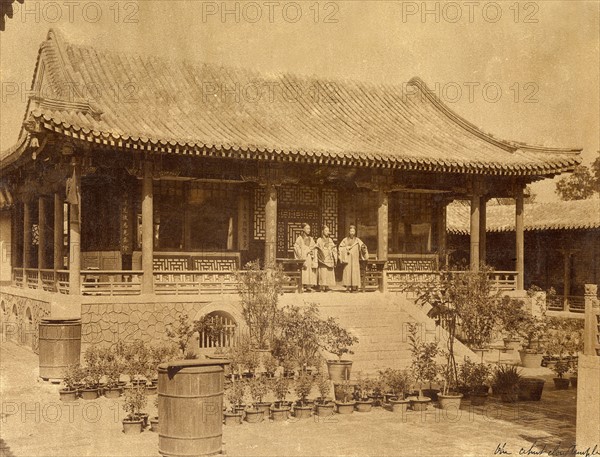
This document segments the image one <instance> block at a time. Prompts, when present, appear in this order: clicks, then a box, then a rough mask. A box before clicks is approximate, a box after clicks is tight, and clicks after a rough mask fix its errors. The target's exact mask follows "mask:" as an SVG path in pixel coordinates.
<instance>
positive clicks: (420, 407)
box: [408, 396, 431, 411]
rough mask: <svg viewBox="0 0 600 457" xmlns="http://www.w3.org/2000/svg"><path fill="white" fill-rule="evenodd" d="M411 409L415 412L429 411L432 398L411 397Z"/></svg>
mask: <svg viewBox="0 0 600 457" xmlns="http://www.w3.org/2000/svg"><path fill="white" fill-rule="evenodd" d="M408 400H409V401H410V409H412V410H413V411H427V407H428V406H429V404H431V398H430V397H426V396H423V397H409V398H408Z"/></svg>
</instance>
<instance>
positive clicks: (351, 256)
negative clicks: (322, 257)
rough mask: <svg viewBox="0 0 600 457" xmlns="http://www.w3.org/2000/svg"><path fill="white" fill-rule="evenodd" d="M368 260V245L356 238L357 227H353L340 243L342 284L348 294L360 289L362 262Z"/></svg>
mask: <svg viewBox="0 0 600 457" xmlns="http://www.w3.org/2000/svg"><path fill="white" fill-rule="evenodd" d="M368 258H369V251H368V250H367V245H366V244H365V243H363V242H362V241H361V239H360V238H358V237H357V236H356V227H355V226H354V225H351V226H350V230H349V231H348V236H347V237H346V238H344V239H343V240H342V242H341V243H340V263H342V264H343V265H344V273H343V276H342V284H344V286H345V287H346V290H347V291H348V292H353V291H356V290H358V288H359V287H360V285H361V281H360V261H361V260H367V259H368Z"/></svg>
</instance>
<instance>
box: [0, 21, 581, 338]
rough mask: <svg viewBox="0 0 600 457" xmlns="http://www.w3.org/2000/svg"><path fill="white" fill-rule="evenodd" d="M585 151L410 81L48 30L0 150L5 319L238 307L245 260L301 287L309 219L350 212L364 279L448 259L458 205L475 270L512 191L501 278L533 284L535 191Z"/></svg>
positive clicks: (144, 325) (390, 285)
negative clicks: (494, 121)
mask: <svg viewBox="0 0 600 457" xmlns="http://www.w3.org/2000/svg"><path fill="white" fill-rule="evenodd" d="M580 152H581V150H580V149H575V148H564V149H563V148H550V147H540V146H532V145H527V144H523V143H518V142H515V141H507V140H502V139H498V138H496V137H494V136H492V135H490V134H488V133H485V132H483V131H481V130H480V129H479V128H477V127H475V126H474V125H473V124H471V123H469V122H468V121H466V120H465V119H463V118H462V117H460V116H458V115H457V114H456V113H454V112H452V111H451V110H450V109H449V108H448V107H446V106H445V105H444V104H443V103H442V102H441V101H440V100H439V99H438V98H436V96H435V95H434V94H433V93H432V92H431V91H430V90H429V89H428V88H427V87H426V85H425V84H424V83H423V82H422V81H421V80H419V79H417V78H414V79H412V80H411V81H410V82H409V83H408V84H406V85H404V86H402V85H393V84H385V85H384V84H379V85H378V84H368V83H363V82H356V81H334V80H324V79H319V78H316V77H298V76H294V75H290V74H278V75H263V74H260V73H257V72H254V71H249V70H243V69H238V68H228V67H221V66H216V65H211V64H198V63H193V62H187V61H177V60H172V59H162V58H158V57H153V56H139V55H129V54H124V53H122V52H119V51H106V50H100V49H96V48H94V47H90V46H82V45H78V44H76V43H71V42H68V41H66V40H65V38H64V37H63V36H62V35H61V33H59V32H58V31H56V30H50V32H49V33H48V36H47V39H46V40H45V41H44V42H43V43H42V44H41V46H40V49H39V55H38V60H37V63H36V65H35V72H34V76H33V82H32V86H31V96H30V97H29V101H28V103H27V109H26V113H25V117H24V120H23V124H22V130H21V133H20V136H19V139H18V142H17V143H16V144H15V145H14V146H13V147H12V148H10V149H9V150H7V151H4V152H3V153H2V156H1V158H0V170H1V176H2V181H1V184H0V190H1V196H2V197H1V198H2V201H1V202H0V203H1V205H2V210H1V212H0V227H1V229H2V262H3V263H2V281H3V284H4V286H3V291H2V297H1V299H2V307H3V308H2V313H3V318H4V319H12V320H13V321H14V322H18V323H19V325H20V326H22V327H28V328H33V329H35V328H36V325H37V323H38V322H39V321H40V319H68V318H81V319H82V321H83V324H84V332H85V331H89V332H95V333H94V335H96V334H97V333H99V334H100V335H101V337H100V340H101V341H107V339H108V338H110V337H111V336H110V332H113V334H114V332H116V333H117V334H118V336H119V335H125V336H127V335H130V334H131V335H139V334H140V333H139V332H141V335H142V337H145V338H152V337H153V335H155V334H160V332H161V331H164V320H165V317H164V316H165V314H164V313H171V314H172V313H177V312H184V311H185V312H188V313H190V314H193V313H195V312H196V311H197V310H198V309H200V308H202V309H206V310H210V312H225V311H224V310H223V309H222V307H221V308H220V305H219V303H223V301H222V300H220V299H219V298H218V297H219V296H222V295H227V294H235V293H236V287H237V286H236V277H235V274H234V273H235V271H237V270H239V269H241V268H243V266H244V264H245V263H246V262H248V261H250V260H254V259H260V260H261V262H263V263H264V264H265V265H267V266H268V265H274V264H281V265H282V266H283V268H284V270H285V271H286V276H287V278H288V283H287V284H286V291H287V292H290V293H299V292H301V291H302V284H301V274H300V268H301V262H299V261H297V260H294V258H293V244H294V241H295V240H296V238H297V236H298V234H299V233H300V232H301V230H302V224H303V223H305V222H307V223H309V224H310V225H311V227H312V235H313V236H314V237H315V238H316V237H318V236H319V235H320V230H321V227H322V226H323V225H324V224H327V225H328V226H329V228H330V229H331V233H332V237H333V239H334V240H335V242H336V243H339V242H340V241H341V239H342V238H344V236H346V234H347V232H348V229H349V226H350V225H355V226H356V227H357V234H358V236H359V237H360V238H361V239H362V240H363V241H364V242H365V243H366V245H367V247H368V251H369V254H370V258H369V261H368V262H367V263H366V265H365V266H364V269H365V270H364V272H363V273H364V274H363V284H362V286H363V287H362V290H363V291H365V292H368V291H380V292H381V293H383V294H392V293H394V292H398V291H399V290H401V288H402V285H403V284H406V282H410V281H429V280H431V277H432V275H435V272H436V271H437V270H438V268H439V266H440V263H442V262H444V261H445V259H446V252H447V227H446V211H447V206H448V204H449V203H451V202H452V201H454V200H458V199H461V200H465V199H467V200H468V201H469V202H470V204H469V206H468V210H467V211H465V213H464V219H465V221H464V223H465V224H467V225H468V227H469V240H468V247H469V250H468V257H469V263H470V267H471V268H472V269H473V270H477V269H478V268H479V264H480V260H483V259H484V258H485V255H486V254H485V253H486V224H485V221H486V202H487V201H488V200H490V199H491V198H500V197H502V198H514V199H515V205H514V206H511V207H510V208H511V209H510V211H511V216H510V217H511V218H512V219H513V220H514V223H515V230H514V232H513V235H512V236H511V239H507V241H506V243H512V244H513V245H514V252H515V254H514V256H512V257H511V258H514V261H512V262H509V264H506V265H505V267H506V269H507V270H509V271H507V272H505V273H506V274H505V275H504V277H503V278H502V287H504V288H506V289H513V290H517V291H519V290H523V289H524V277H525V275H524V271H525V270H524V265H525V259H524V254H525V252H526V251H525V245H524V242H525V237H524V233H525V232H524V228H525V226H524V203H523V199H524V197H523V191H524V188H525V186H526V185H527V184H530V183H532V182H535V181H539V180H542V179H546V178H551V177H553V176H556V175H558V174H560V173H564V172H571V171H572V170H573V168H574V167H575V166H577V165H578V164H579V163H580V161H581V158H580ZM507 210H508V209H507ZM503 267H504V264H503ZM337 273H338V277H339V271H338V272H337ZM315 295H316V294H313V297H314V296H315ZM335 295H336V294H335V293H333V294H329V295H328V297H333V298H328V300H335V299H336V298H335ZM340 297H341V298H339V300H340V302H343V300H344V297H345V295H344V296H340ZM227 306H229V307H230V308H231V305H227ZM207 312H208V311H207ZM161 313H163V314H161ZM227 313H229V314H228V315H230V316H233V315H234V314H235V311H234V310H231V309H230V310H229V311H227ZM123 316H126V317H123ZM135 316H137V317H135ZM134 317H135V318H134ZM123 319H125V320H127V319H129V320H127V322H126V323H123V322H121V321H122V320H123ZM90 323H95V325H96V329H92V328H91V326H90ZM121 323H123V329H121V328H120V327H119V329H118V330H115V328H117V327H118V325H120V324H121ZM125 324H127V325H125ZM86 325H87V326H88V330H85V329H86ZM127 326H130V327H127ZM136 332H137V333H136ZM32 338H33V342H32V343H31V344H32V346H33V347H34V349H35V338H36V335H35V331H34V335H33V337H32Z"/></svg>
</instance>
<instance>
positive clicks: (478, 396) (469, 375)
mask: <svg viewBox="0 0 600 457" xmlns="http://www.w3.org/2000/svg"><path fill="white" fill-rule="evenodd" d="M491 376H492V367H491V365H489V364H487V363H475V362H472V361H471V360H469V359H467V360H465V361H464V362H463V363H462V364H461V366H460V369H459V379H460V382H461V384H462V385H463V386H464V387H465V390H466V392H467V393H468V395H469V397H470V398H471V405H473V406H482V405H484V404H485V402H486V400H487V397H488V391H489V389H490V386H489V383H490V381H491Z"/></svg>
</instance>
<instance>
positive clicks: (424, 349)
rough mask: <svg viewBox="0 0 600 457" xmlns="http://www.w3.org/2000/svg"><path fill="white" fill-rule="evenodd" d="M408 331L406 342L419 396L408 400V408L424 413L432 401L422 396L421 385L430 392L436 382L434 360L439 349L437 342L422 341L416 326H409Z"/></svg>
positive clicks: (437, 368)
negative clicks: (407, 341) (426, 387)
mask: <svg viewBox="0 0 600 457" xmlns="http://www.w3.org/2000/svg"><path fill="white" fill-rule="evenodd" d="M408 331H409V334H408V340H409V344H410V351H411V355H412V360H411V370H412V377H413V379H414V380H415V382H416V383H417V384H418V386H419V395H418V396H417V397H410V398H409V400H410V406H411V408H412V409H413V410H414V411H425V410H427V406H428V405H429V403H431V401H432V400H433V399H432V398H431V397H429V396H426V395H424V391H423V385H424V384H425V383H427V384H429V388H430V391H431V390H432V384H433V382H435V381H436V380H437V377H438V374H439V371H440V367H439V365H438V363H437V362H436V359H435V358H436V357H437V355H438V353H439V347H438V344H437V342H434V341H432V342H429V343H426V342H424V341H422V340H421V337H420V336H419V335H418V332H417V325H416V324H414V325H409V326H408Z"/></svg>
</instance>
